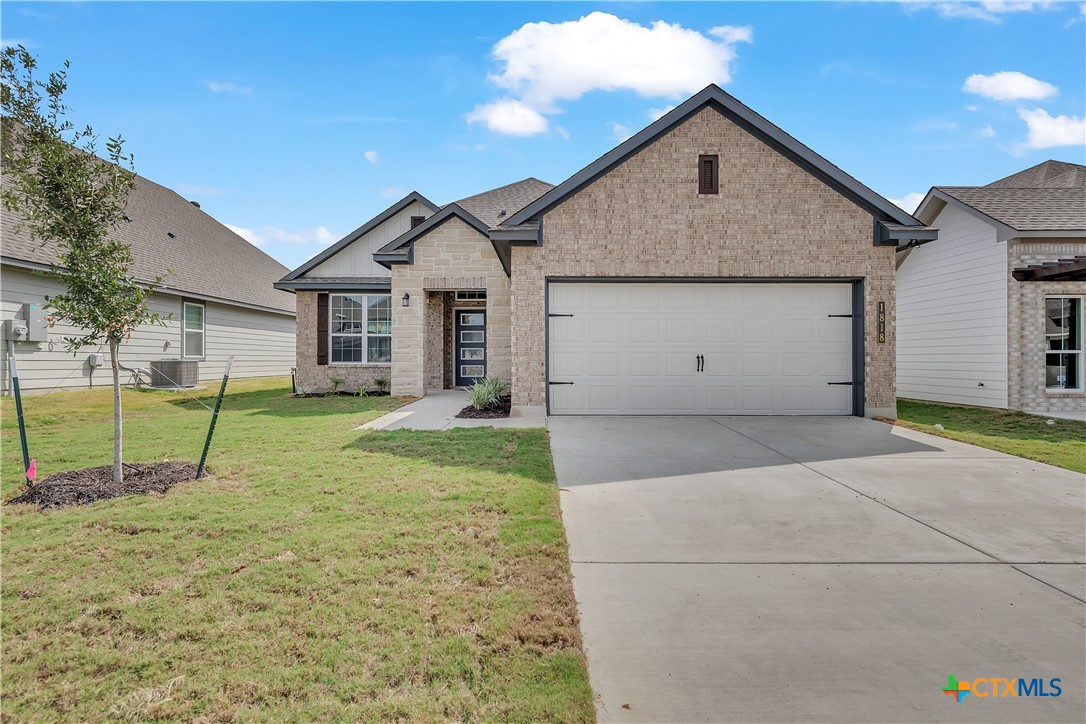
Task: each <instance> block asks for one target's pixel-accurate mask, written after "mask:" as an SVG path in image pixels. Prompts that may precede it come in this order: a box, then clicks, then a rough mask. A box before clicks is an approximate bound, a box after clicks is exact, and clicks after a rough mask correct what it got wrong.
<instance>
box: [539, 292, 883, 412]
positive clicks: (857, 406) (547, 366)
mask: <svg viewBox="0 0 1086 724" xmlns="http://www.w3.org/2000/svg"><path fill="white" fill-rule="evenodd" d="M577 282H591V283H598V282H613V283H615V284H630V283H636V284H644V283H661V284H677V283H691V284H706V283H718V284H750V283H762V284H782V283H784V284H788V283H797V284H798V283H803V284H810V283H811V282H824V283H826V284H846V283H847V284H851V285H852V414H853V415H854V416H856V417H863V416H864V410H865V404H866V400H865V399H864V397H865V392H864V389H865V388H864V375H865V364H864V362H865V355H866V352H865V349H866V348H865V340H864V313H865V308H864V280H863V278H862V277H544V278H543V319H544V327H543V380H544V385H543V387H544V394H545V400H546V406H547V415H548V416H550V414H551V386H550V378H551V322H550V311H551V284H552V283H556V284H562V283H577Z"/></svg>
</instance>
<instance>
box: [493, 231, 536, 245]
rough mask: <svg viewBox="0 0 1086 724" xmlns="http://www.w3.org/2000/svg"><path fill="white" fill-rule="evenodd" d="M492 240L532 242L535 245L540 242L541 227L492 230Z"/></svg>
mask: <svg viewBox="0 0 1086 724" xmlns="http://www.w3.org/2000/svg"><path fill="white" fill-rule="evenodd" d="M490 238H491V240H493V241H505V242H510V243H513V242H522V243H523V242H530V243H531V244H533V245H535V244H536V243H538V241H539V227H538V226H533V227H532V228H530V229H523V228H520V229H500V228H499V229H491V230H490Z"/></svg>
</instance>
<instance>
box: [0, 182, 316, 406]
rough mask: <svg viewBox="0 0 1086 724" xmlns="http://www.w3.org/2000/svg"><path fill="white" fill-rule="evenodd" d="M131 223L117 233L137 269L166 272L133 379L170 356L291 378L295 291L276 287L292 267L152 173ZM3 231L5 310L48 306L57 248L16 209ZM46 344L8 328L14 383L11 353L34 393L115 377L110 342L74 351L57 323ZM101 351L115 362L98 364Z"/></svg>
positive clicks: (134, 357) (204, 372)
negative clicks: (34, 233) (95, 358)
mask: <svg viewBox="0 0 1086 724" xmlns="http://www.w3.org/2000/svg"><path fill="white" fill-rule="evenodd" d="M126 215H127V217H128V220H127V221H126V222H125V223H124V225H123V226H122V227H121V228H119V229H117V230H116V231H115V232H114V233H115V235H116V238H119V239H121V240H122V241H125V242H127V243H129V245H130V246H131V248H132V253H133V260H134V261H133V273H134V275H135V276H136V278H137V279H138V280H140V281H144V282H150V281H152V280H154V279H155V278H156V277H159V276H163V277H164V279H163V281H162V285H161V286H160V287H159V288H158V290H157V291H156V292H155V293H154V294H152V296H151V298H150V300H149V305H150V308H151V309H152V310H153V311H155V312H158V313H159V315H160V316H161V317H162V318H163V320H164V325H163V326H155V325H150V324H148V325H144V326H142V327H140V328H139V329H138V330H136V332H135V333H134V334H133V335H132V337H131V338H130V339H129V340H127V341H126V342H124V343H123V344H122V346H121V353H120V362H121V364H122V365H124V366H125V367H127V368H129V371H125V372H123V376H122V380H123V382H124V383H125V384H137V383H146V382H148V381H149V374H147V373H146V372H144V373H139V372H136V371H133V370H139V369H142V370H147V369H148V368H149V367H150V364H151V363H152V362H154V361H157V360H162V359H179V358H180V359H188V360H195V361H197V362H198V365H199V379H200V381H201V382H204V383H208V382H211V381H213V380H215V379H218V378H221V376H222V374H223V371H224V369H225V367H226V361H227V359H228V358H229V357H231V356H232V357H233V358H234V365H233V369H232V373H231V374H232V376H233V377H266V376H276V375H288V374H290V372H291V369H292V367H293V366H294V348H295V336H296V328H295V311H294V307H295V304H294V297H293V295H291V294H288V293H286V292H281V291H278V290H276V289H274V288H273V286H272V285H273V284H274V282H275V281H276V280H277V279H278V278H279V277H281V276H282V275H283V273H284V272H285V271H286V268H285V267H284V266H282V265H281V264H279V263H278V262H276V261H275V260H274V259H272V258H271V257H269V256H268V255H267V254H265V253H264V252H262V251H260V250H259V249H257V248H256V247H254V246H252V245H251V244H250V243H249V242H247V241H245V240H244V239H242V238H241V237H239V236H238V235H236V234H234V233H233V232H232V231H230V229H228V228H226V227H225V226H223V225H222V224H220V223H219V222H218V221H216V220H215V219H213V218H212V217H211V216H209V215H208V214H207V213H206V212H204V211H203V210H202V209H200V208H199V206H197V205H195V204H193V203H191V202H189V201H187V200H185V199H184V198H182V197H180V196H178V195H177V194H176V193H174V192H173V191H171V190H169V189H167V188H165V187H163V186H160V185H158V184H155V183H153V182H151V181H148V180H147V179H144V178H142V177H137V180H136V189H135V191H133V192H132V194H131V195H130V196H129V201H128V206H127V208H126ZM2 231H3V236H2V238H0V253H2V258H0V303H2V305H0V312H2V315H3V320H4V321H5V322H7V321H9V320H20V319H21V318H22V316H23V315H24V313H25V309H26V307H25V306H24V305H36V306H37V307H39V308H41V307H44V305H45V297H46V296H51V295H55V294H57V293H58V292H60V291H61V287H60V285H59V283H58V282H57V281H55V280H54V279H52V278H49V277H48V276H46V275H43V274H42V273H41V272H43V271H45V270H48V269H49V268H50V266H51V265H52V264H53V263H54V262H55V256H54V253H53V251H52V249H53V247H52V246H50V245H49V244H45V245H43V244H41V243H39V242H38V241H36V240H34V239H32V238H31V237H30V233H29V231H28V230H27V229H26V228H25V226H24V225H23V224H22V223H21V221H20V219H19V218H18V217H16V216H15V215H13V214H9V213H7V212H4V214H3V219H2ZM50 324H51V326H49V327H48V329H47V330H46V339H45V340H44V341H24V340H21V339H15V338H13V336H12V334H11V333H10V326H9V325H7V324H5V325H4V334H5V339H4V345H5V350H4V354H3V359H2V362H0V370H2V373H3V383H2V384H3V388H2V389H3V391H4V392H5V393H7V392H8V391H9V390H10V371H9V369H8V363H7V353H8V351H9V350H10V351H13V352H14V354H15V359H16V363H17V365H18V370H19V379H20V385H21V387H22V389H23V390H26V391H27V392H29V393H33V392H44V391H49V390H54V389H87V388H89V387H96V386H105V385H109V384H111V383H112V379H111V373H110V369H109V366H108V365H109V353H108V348H106V347H98V346H90V347H84V348H82V349H81V350H80V351H79V352H77V353H75V354H74V355H73V354H72V353H70V352H68V351H67V349H66V347H65V344H64V337H66V336H71V335H72V334H73V333H74V332H75V331H76V330H74V329H71V328H70V327H68V326H66V325H65V324H64V323H62V322H60V321H58V320H52V321H51V323H50ZM96 352H101V353H102V354H103V355H104V357H105V359H104V362H105V364H104V365H102V366H101V367H97V368H96V367H95V366H94V365H92V364H91V363H90V360H91V357H92V355H93V354H94V353H96Z"/></svg>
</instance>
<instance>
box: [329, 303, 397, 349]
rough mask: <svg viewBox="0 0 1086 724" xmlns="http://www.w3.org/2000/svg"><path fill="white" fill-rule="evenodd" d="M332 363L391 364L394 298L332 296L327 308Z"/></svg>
mask: <svg viewBox="0 0 1086 724" xmlns="http://www.w3.org/2000/svg"><path fill="white" fill-rule="evenodd" d="M328 314H329V320H328V331H329V334H330V335H331V337H332V340H331V341H332V344H331V349H332V362H333V363H348V364H387V363H389V362H391V361H392V297H391V296H389V295H388V294H332V295H331V298H330V300H329V305H328Z"/></svg>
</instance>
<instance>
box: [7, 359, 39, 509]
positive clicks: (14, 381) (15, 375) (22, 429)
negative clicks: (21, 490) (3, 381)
mask: <svg viewBox="0 0 1086 724" xmlns="http://www.w3.org/2000/svg"><path fill="white" fill-rule="evenodd" d="M8 369H9V370H11V391H12V393H13V394H14V395H15V414H16V416H17V417H18V418H19V442H20V443H21V444H22V446H23V474H24V475H25V476H26V485H27V487H31V486H33V485H34V481H32V480H31V479H30V449H29V448H28V447H27V445H26V422H25V421H24V420H23V395H22V393H21V392H20V391H19V370H18V368H17V367H16V366H15V357H14V356H12V355H10V354H9V355H8Z"/></svg>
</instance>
